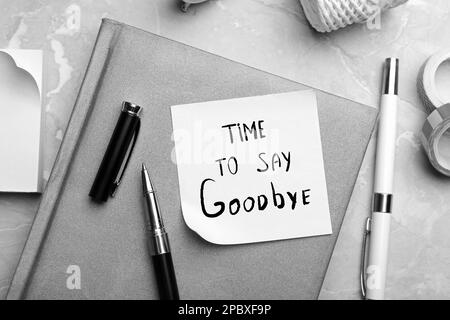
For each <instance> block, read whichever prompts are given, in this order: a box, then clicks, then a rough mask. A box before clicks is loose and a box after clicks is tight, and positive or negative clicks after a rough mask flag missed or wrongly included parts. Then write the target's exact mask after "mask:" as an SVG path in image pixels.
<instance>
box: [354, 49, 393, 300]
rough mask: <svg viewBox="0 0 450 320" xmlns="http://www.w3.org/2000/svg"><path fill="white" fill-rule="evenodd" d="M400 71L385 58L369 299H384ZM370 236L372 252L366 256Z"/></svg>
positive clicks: (366, 285)
mask: <svg viewBox="0 0 450 320" xmlns="http://www.w3.org/2000/svg"><path fill="white" fill-rule="evenodd" d="M398 70H399V62H398V59H395V58H388V59H386V63H385V66H384V74H383V93H382V96H381V104H380V117H379V123H378V138H377V155H376V163H375V182H374V190H373V192H374V196H373V204H372V206H373V207H372V216H371V218H369V219H368V220H367V222H366V230H365V232H366V235H365V237H364V250H363V256H362V268H361V271H362V272H361V289H362V293H363V296H364V298H365V299H367V300H383V299H384V294H385V287H386V274H387V264H388V252H389V233H390V224H391V214H392V203H393V200H392V197H393V182H394V165H395V149H396V148H395V145H396V137H397V104H398ZM367 239H368V240H369V248H368V249H369V251H368V257H367V258H366V255H365V250H366V241H367ZM366 262H367V263H366Z"/></svg>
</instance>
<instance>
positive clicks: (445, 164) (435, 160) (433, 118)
mask: <svg viewBox="0 0 450 320" xmlns="http://www.w3.org/2000/svg"><path fill="white" fill-rule="evenodd" d="M446 63H450V51H441V52H438V53H436V54H435V55H433V56H431V57H430V58H429V59H428V60H427V61H426V62H425V64H424V65H423V67H422V68H421V70H420V73H419V77H418V81H417V89H418V92H419V96H420V98H421V100H422V101H423V104H424V105H425V107H426V108H427V110H428V112H429V113H430V115H429V116H428V118H427V120H426V121H425V124H424V126H423V128H422V136H421V140H422V144H423V147H424V149H425V151H426V153H427V155H428V158H429V159H430V162H431V164H432V165H433V167H434V168H435V169H436V170H437V171H439V172H440V173H442V174H444V175H446V176H449V177H450V94H449V95H446V94H445V93H443V92H440V91H439V88H442V87H443V86H444V87H445V84H446V83H447V81H448V83H450V75H447V78H448V79H446V78H443V77H445V73H444V74H442V73H441V75H442V76H439V77H438V73H439V72H440V71H439V70H440V68H441V67H443V66H444V64H446ZM439 81H444V83H438V82H439ZM444 90H446V89H444ZM448 93H450V87H449V88H448ZM446 100H447V101H446Z"/></svg>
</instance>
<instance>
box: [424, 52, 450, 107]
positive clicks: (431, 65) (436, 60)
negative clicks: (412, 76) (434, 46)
mask: <svg viewBox="0 0 450 320" xmlns="http://www.w3.org/2000/svg"><path fill="white" fill-rule="evenodd" d="M447 62H450V50H448V51H441V52H438V53H436V54H435V55H433V56H431V58H429V59H428V60H427V62H425V64H424V65H423V67H422V69H421V70H420V73H419V78H418V81H417V89H418V91H419V96H420V98H421V100H422V102H423V103H424V105H425V107H426V108H427V109H428V112H430V113H431V112H433V111H434V110H436V109H437V108H439V107H441V106H443V105H444V104H447V103H450V98H448V96H447V97H445V96H443V95H442V93H441V92H439V91H438V87H437V84H436V75H437V72H438V70H439V68H440V67H441V66H442V65H443V64H444V63H447ZM449 81H450V79H449ZM449 90H450V88H449ZM445 100H448V101H445Z"/></svg>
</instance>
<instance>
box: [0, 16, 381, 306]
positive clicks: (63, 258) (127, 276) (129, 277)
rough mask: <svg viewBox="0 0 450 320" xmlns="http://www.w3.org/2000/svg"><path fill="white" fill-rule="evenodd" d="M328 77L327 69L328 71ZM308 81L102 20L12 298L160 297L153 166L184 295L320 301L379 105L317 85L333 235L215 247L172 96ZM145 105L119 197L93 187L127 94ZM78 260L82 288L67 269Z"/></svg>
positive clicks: (195, 98) (193, 98) (270, 89)
mask: <svg viewBox="0 0 450 320" xmlns="http://www.w3.org/2000/svg"><path fill="white" fill-rule="evenodd" d="M324 76H326V75H324ZM302 89H310V88H309V87H307V86H305V85H302V84H299V83H296V82H293V81H290V80H287V79H283V78H280V77H277V76H274V75H272V74H268V73H265V72H262V71H259V70H256V69H253V68H251V67H248V66H245V65H242V64H239V63H236V62H233V61H230V60H227V59H224V58H222V57H219V56H215V55H212V54H209V53H207V52H204V51H201V50H198V49H195V48H192V47H189V46H186V45H184V44H181V43H178V42H175V41H171V40H168V39H166V38H163V37H160V36H157V35H154V34H151V33H148V32H145V31H142V30H139V29H136V28H133V27H130V26H127V25H124V24H121V23H118V22H115V21H112V20H104V21H103V23H102V26H101V28H100V32H99V35H98V38H97V42H96V44H95V49H94V51H93V54H92V58H91V61H90V63H89V66H88V69H87V72H86V76H85V78H84V81H83V84H82V87H81V90H80V93H79V96H78V98H77V100H76V103H75V107H74V110H73V114H72V117H71V120H70V123H69V126H68V128H67V132H66V135H65V137H64V141H63V144H62V146H61V149H60V152H59V155H58V157H57V160H56V164H55V167H54V170H53V172H52V174H51V177H50V181H49V183H48V186H47V188H46V191H45V193H44V194H43V197H42V202H41V205H40V207H39V210H38V213H37V215H36V218H35V221H34V224H33V227H32V229H31V232H30V235H29V238H28V241H27V243H26V246H25V249H24V251H23V254H22V257H21V259H20V263H19V265H18V267H17V270H16V273H15V276H14V279H13V281H12V285H11V287H10V290H9V293H8V298H9V299H17V298H28V299H116V298H117V299H156V298H158V295H157V288H156V282H155V278H154V273H153V266H152V264H151V260H150V259H149V254H148V250H147V244H146V234H145V227H144V221H145V217H144V207H143V199H142V189H141V188H142V187H141V180H140V167H141V163H142V162H143V161H145V162H146V163H147V165H148V167H150V169H151V172H152V175H153V182H154V184H155V185H156V187H157V189H158V191H159V193H158V196H159V200H160V206H161V209H162V212H163V215H164V218H165V223H166V227H167V229H168V231H169V234H170V240H171V246H172V254H173V259H174V265H175V269H176V275H177V278H178V285H179V290H180V295H181V297H182V298H184V299H214V298H217V299H315V298H317V297H318V294H319V291H320V288H321V285H322V281H323V279H324V276H325V272H326V269H327V266H328V263H329V260H330V257H331V254H332V251H333V248H334V245H335V242H336V239H337V236H338V233H339V229H340V226H341V223H342V220H343V217H344V214H345V211H346V208H347V205H348V202H349V199H350V196H351V194H352V190H353V186H354V183H355V181H356V177H357V175H358V171H359V168H360V165H361V162H362V159H363V156H364V153H365V150H366V146H367V144H368V141H369V139H370V136H371V133H372V130H373V127H374V124H375V121H376V116H377V112H376V110H375V109H373V108H370V107H367V106H364V105H361V104H358V103H355V102H352V101H348V100H346V99H343V98H340V97H336V96H333V95H330V94H328V93H325V92H322V91H319V90H316V94H317V98H318V109H319V119H320V127H321V137H322V143H323V153H324V162H325V172H326V179H327V186H328V193H329V206H330V211H331V220H332V226H333V234H332V235H330V236H322V237H313V238H305V239H295V240H287V241H277V242H268V243H260V244H251V245H238V246H218V245H213V244H210V243H207V242H206V241H204V240H202V239H201V238H200V237H199V236H197V235H196V234H195V233H194V232H192V231H191V230H189V229H188V227H187V226H186V225H185V223H184V222H183V218H182V214H181V209H180V197H179V190H178V180H177V169H176V165H175V164H174V163H173V162H172V161H171V154H172V151H173V148H174V145H173V141H172V139H171V134H172V126H171V117H170V106H173V105H180V104H187V103H194V102H201V101H212V100H221V99H231V98H238V97H247V96H256V95H266V94H271V93H281V92H289V91H297V90H302ZM124 100H127V101H132V102H134V103H137V104H140V105H142V106H143V107H144V115H143V118H142V129H141V133H140V136H139V139H138V142H137V145H136V148H135V150H134V153H133V156H132V158H131V161H130V164H129V166H128V169H127V172H126V174H125V177H124V179H123V181H122V184H121V186H120V187H119V189H118V191H117V194H116V197H115V198H114V199H111V200H109V201H108V202H107V203H105V204H102V205H98V204H95V203H93V202H91V200H90V198H89V197H88V193H89V189H90V187H91V184H92V182H93V179H94V177H95V174H96V171H97V169H98V166H99V164H100V162H101V159H102V156H103V154H104V152H105V149H106V145H107V142H108V140H109V138H110V136H111V134H112V130H113V128H114V126H115V124H116V121H117V118H118V115H119V110H120V107H121V103H122V101H124ZM70 266H78V267H79V268H80V275H81V277H80V280H81V281H80V285H81V289H80V290H77V289H74V290H71V289H69V288H70V286H69V288H68V287H67V279H68V277H69V276H70V273H71V272H72V270H73V269H71V267H70Z"/></svg>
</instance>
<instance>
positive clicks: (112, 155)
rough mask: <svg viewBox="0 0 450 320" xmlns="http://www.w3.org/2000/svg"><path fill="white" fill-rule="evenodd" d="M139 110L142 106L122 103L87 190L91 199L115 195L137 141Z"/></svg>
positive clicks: (102, 200) (105, 199)
mask: <svg viewBox="0 0 450 320" xmlns="http://www.w3.org/2000/svg"><path fill="white" fill-rule="evenodd" d="M141 111H142V108H141V107H140V106H138V105H136V104H133V103H130V102H124V103H123V104H122V110H121V112H120V116H119V119H118V121H117V124H116V127H115V129H114V132H113V134H112V136H111V139H110V140H109V143H108V147H107V149H106V152H105V154H104V156H103V160H102V162H101V164H100V168H99V169H98V172H97V175H96V177H95V180H94V183H93V184H92V187H91V191H90V192H89V196H90V197H91V198H92V200H94V201H96V202H106V201H107V200H108V198H109V197H110V196H112V197H113V196H114V195H115V192H116V190H117V187H118V186H119V184H120V182H121V180H122V177H123V175H124V174H125V170H126V167H127V165H128V161H129V160H130V157H131V154H132V152H133V149H134V146H135V144H136V141H137V137H138V134H139V129H140V125H141V119H140V113H141Z"/></svg>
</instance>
